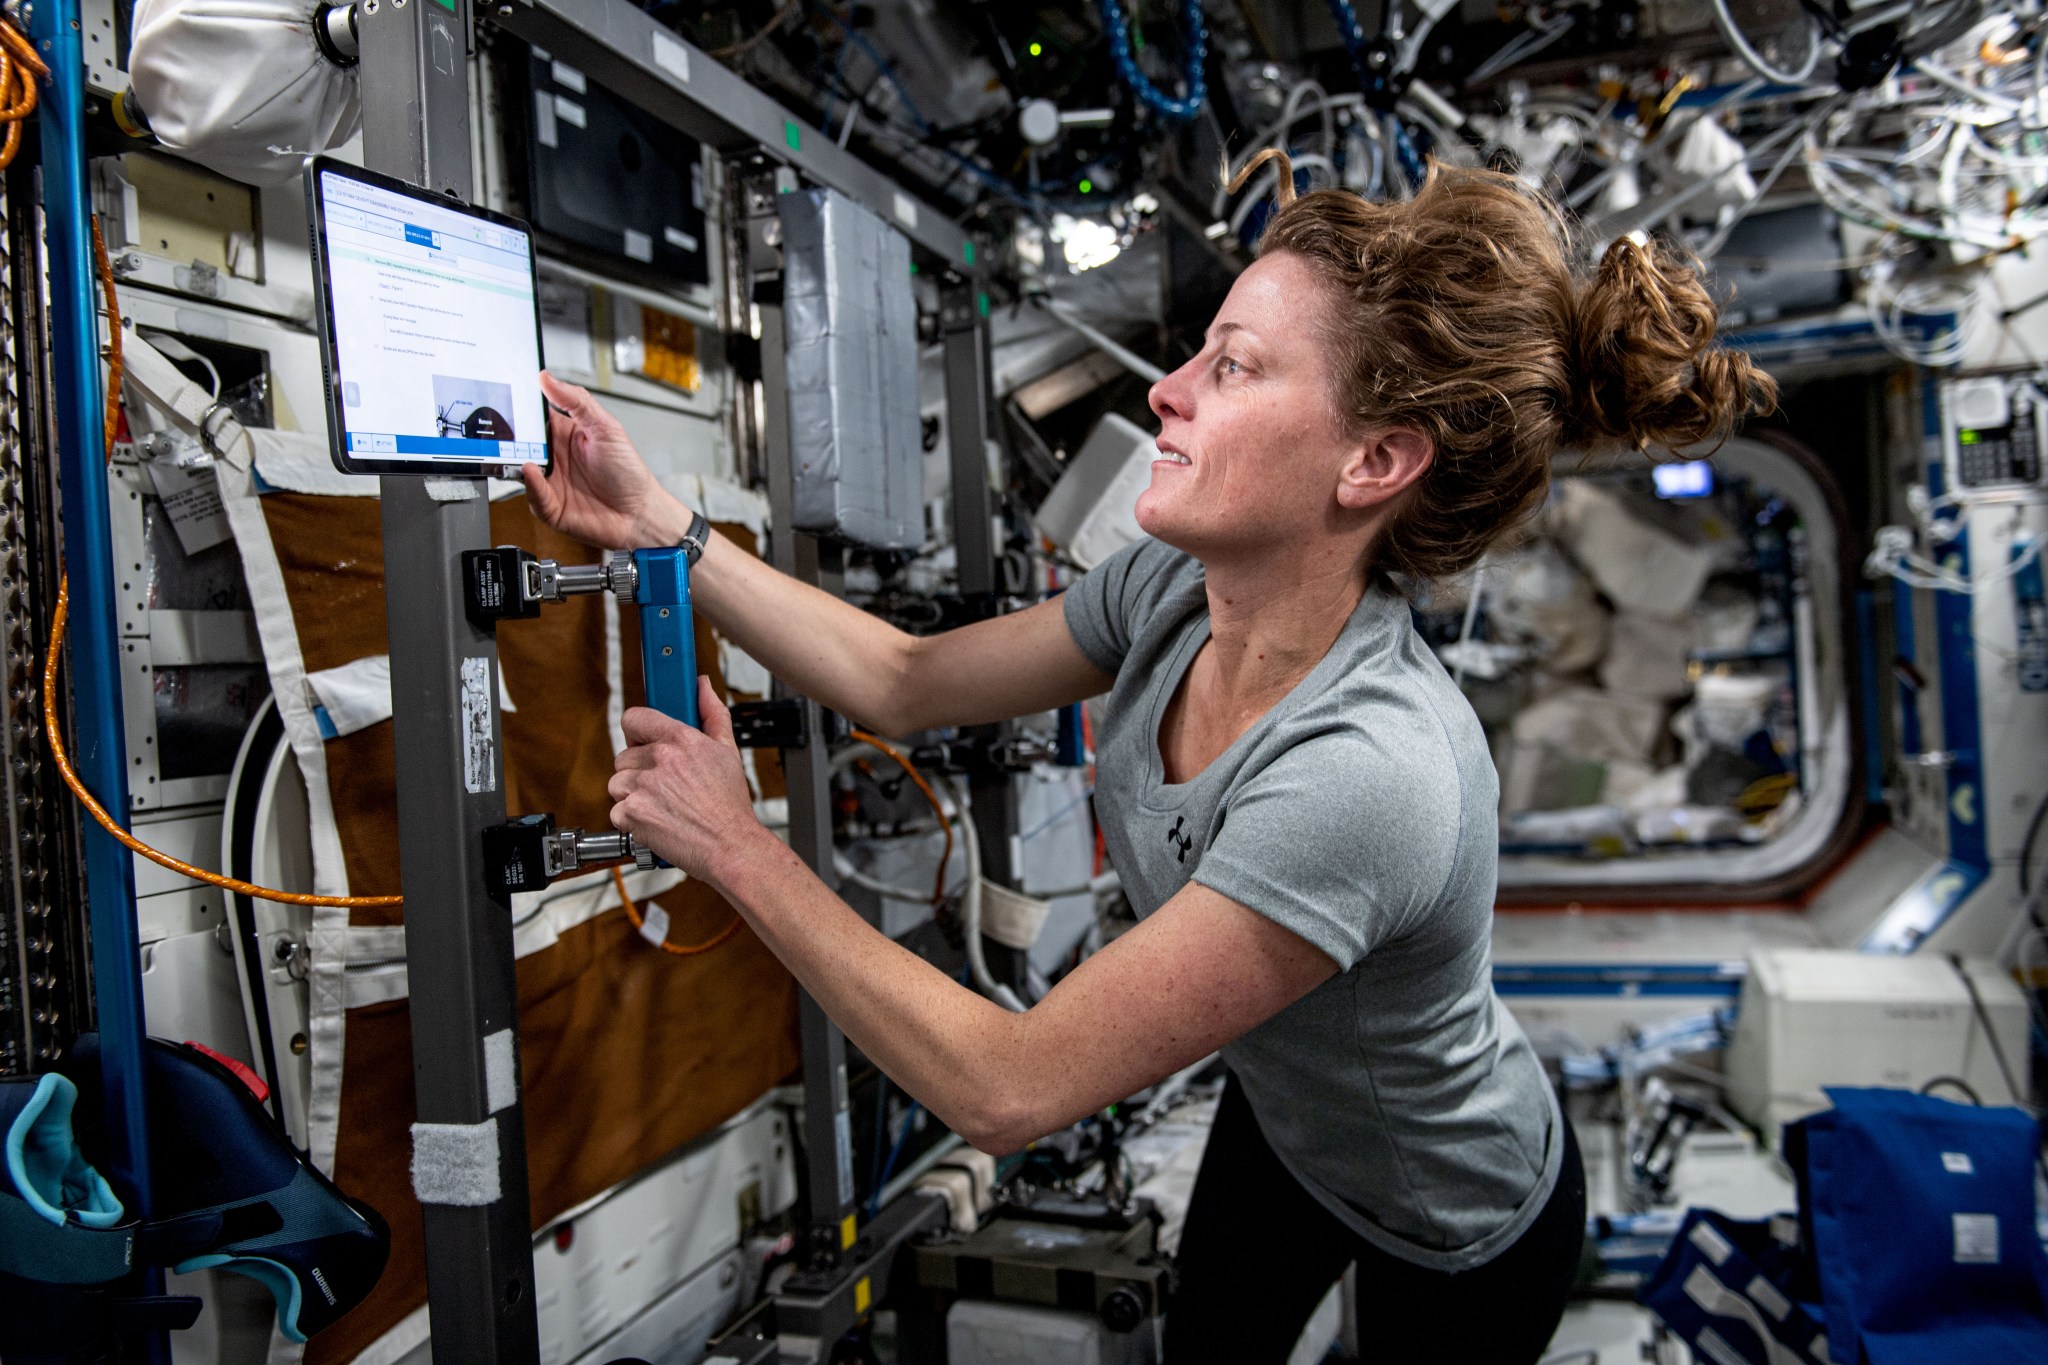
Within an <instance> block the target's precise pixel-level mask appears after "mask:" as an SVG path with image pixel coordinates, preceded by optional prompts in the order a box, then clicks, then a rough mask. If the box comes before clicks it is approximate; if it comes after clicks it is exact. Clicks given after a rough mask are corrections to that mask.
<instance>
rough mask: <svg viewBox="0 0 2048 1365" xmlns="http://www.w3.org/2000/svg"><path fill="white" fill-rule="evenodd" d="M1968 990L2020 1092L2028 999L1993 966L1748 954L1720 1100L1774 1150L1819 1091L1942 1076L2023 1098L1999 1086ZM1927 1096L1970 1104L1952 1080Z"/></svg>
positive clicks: (1909, 1086)
mask: <svg viewBox="0 0 2048 1365" xmlns="http://www.w3.org/2000/svg"><path fill="white" fill-rule="evenodd" d="M1966 978H1967V981H1966ZM1971 986H1975V988H1976V992H1977V999H1978V1000H1979V1001H1980V1002H1982V1005H1983V1016H1984V1018H1988V1019H1989V1020H1990V1024H1991V1028H1992V1029H1993V1030H1995V1032H1996V1037H1997V1046H1998V1047H1999V1048H2002V1049H2003V1050H2004V1053H2005V1061H2006V1065H2007V1066H2009V1067H2011V1068H2012V1073H2013V1076H2014V1078H2015V1079H2016V1080H2017V1081H2018V1082H2019V1084H2020V1086H2021V1087H2022V1088H2024V1087H2025V1086H2026V1083H2027V1081H2026V1077H2027V1003H2026V998H2025V997H2024V996H2022V995H2021V994H2020V989H2019V987H2018V986H2017V985H2015V984H2014V983H2013V980H2012V978H2011V977H2010V976H2009V975H2007V974H2006V973H2005V971H2004V970H2003V969H2001V968H2000V967H1999V966H1998V964H1996V963H1995V962H1992V961H1990V960H1989V959H1986V958H1964V959H1962V960H1961V962H1960V963H1957V962H1956V961H1954V960H1952V959H1950V958H1948V957H1946V956H1936V955H1932V954H1930V955H1928V956H1926V957H1891V956H1882V955H1877V954H1871V953H1857V952H1848V951H1842V950H1836V949H1826V948H1771V949H1765V950H1762V951H1759V952H1755V953H1752V954H1751V955H1750V959H1749V975H1748V977H1747V979H1745V980H1744V982H1743V985H1742V1006H1741V1011H1740V1013H1739V1014H1738V1016H1737V1018H1736V1022H1735V1037H1734V1039H1733V1040H1732V1041H1731V1042H1730V1043H1729V1046H1728V1059H1727V1074H1728V1103H1729V1105H1730V1106H1731V1107H1732V1108H1733V1109H1734V1110H1735V1112H1736V1113H1737V1114H1740V1115H1741V1116H1742V1117H1743V1118H1745V1119H1747V1120H1749V1121H1750V1122H1751V1123H1754V1124H1756V1125H1757V1126H1758V1127H1759V1128H1761V1129H1763V1130H1764V1132H1765V1134H1766V1135H1767V1137H1768V1138H1769V1140H1770V1141H1771V1143H1772V1145H1773V1146H1775V1145H1777V1144H1778V1143H1779V1142H1780V1141H1781V1130H1782V1128H1783V1125H1785V1124H1787V1123H1790V1122H1791V1121H1792V1120H1794V1119H1798V1118H1804V1117H1805V1116H1806V1115H1808V1114H1811V1113H1814V1112H1816V1111H1818V1110H1821V1109H1826V1108H1828V1107H1829V1106H1828V1100H1827V1097H1826V1096H1825V1095H1823V1094H1822V1093H1821V1088H1822V1087H1823V1086H1830V1085H1845V1086H1896V1087H1900V1088H1902V1089H1906V1090H1919V1089H1921V1088H1922V1087H1924V1086H1926V1085H1927V1084H1928V1082H1930V1081H1933V1080H1936V1079H1937V1078H1942V1077H1947V1078H1953V1079H1956V1080H1960V1081H1962V1082H1963V1083H1964V1084H1965V1085H1967V1086H1969V1088H1970V1089H1971V1090H1972V1091H1974V1092H1975V1093H1976V1095H1977V1097H1978V1098H1979V1099H1981V1100H1982V1101H1983V1102H1984V1103H1985V1104H1990V1105H2004V1104H2013V1103H2019V1102H2024V1100H2025V1098H2026V1097H2025V1095H2024V1094H2022V1095H2018V1096H2015V1095H2014V1094H2013V1093H2012V1089H2011V1087H2010V1086H2008V1085H2007V1084H2006V1080H2005V1075H2004V1072H2003V1071H2002V1070H2001V1068H2000V1066H1999V1062H1998V1054H1997V1052H1996V1051H1995V1050H1994V1048H1993V1046H1992V1041H1991V1037H1990V1036H1989V1035H1987V1033H1986V1031H1985V1027H1984V1019H1983V1018H1980V1017H1979V1014H1978V1010H1977V1008H1976V1007H1975V1006H1974V1005H1973V1004H1972V1003H1971V1000H1970V988H1971ZM1932 1093H1934V1094H1938V1095H1940V1096H1942V1097H1943V1098H1945V1099H1955V1100H1963V1101H1964V1102H1967V1099H1966V1097H1965V1096H1964V1095H1963V1094H1962V1093H1961V1092H1960V1091H1959V1090H1958V1089H1957V1088H1956V1087H1955V1086H1953V1085H1946V1086H1937V1087H1935V1088H1934V1090H1933V1091H1932Z"/></svg>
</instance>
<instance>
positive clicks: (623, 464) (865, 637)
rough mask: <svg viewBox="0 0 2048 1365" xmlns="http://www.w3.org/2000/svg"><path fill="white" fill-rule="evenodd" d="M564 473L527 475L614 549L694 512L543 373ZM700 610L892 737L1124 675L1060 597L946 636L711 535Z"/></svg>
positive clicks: (677, 534) (566, 520)
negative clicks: (1082, 641) (1113, 669)
mask: <svg viewBox="0 0 2048 1365" xmlns="http://www.w3.org/2000/svg"><path fill="white" fill-rule="evenodd" d="M542 384H543V386H544V387H545V388H546V390H547V394H548V399H549V402H550V403H551V404H553V406H554V408H555V411H554V412H553V413H551V414H550V416H549V428H550V432H551V435H552V440H553V446H554V451H555V466H554V468H553V469H552V470H551V471H550V472H549V473H548V474H546V475H542V474H541V473H539V471H537V470H534V469H532V468H529V469H528V470H527V474H526V488H527V496H528V497H529V498H530V499H531V500H532V503H533V509H534V511H535V512H536V513H537V514H539V516H540V518H541V519H542V520H543V521H546V522H547V523H548V524H550V525H552V526H555V527H558V528H560V529H561V530H563V531H566V532H568V533H569V534H570V535H573V536H577V537H579V538H580V539H583V540H587V541H590V542H591V543H593V544H597V545H604V546H608V547H610V548H612V549H622V550H623V549H633V548H637V547H639V546H644V545H674V544H675V543H676V542H678V541H679V540H681V539H682V537H683V534H684V532H686V531H687V530H689V527H690V521H691V513H690V510H689V509H688V508H687V507H685V506H683V504H682V503H681V502H679V501H678V500H677V499H676V498H675V496H674V495H673V494H671V493H670V492H669V491H668V490H667V489H665V488H663V487H662V486H661V485H660V484H659V483H658V482H657V481H656V480H655V478H654V475H653V474H652V473H651V472H649V470H648V468H647V465H646V462H645V461H644V460H642V459H641V457H640V453H639V452H638V451H637V450H635V449H634V448H633V443H632V442H631V441H630V440H628V439H627V437H626V433H625V430H624V429H623V428H622V427H620V425H619V423H618V420H617V419H616V418H614V417H613V416H612V415H611V414H610V413H607V412H606V411H605V410H604V409H603V407H602V406H600V405H599V403H598V401H597V400H596V399H595V398H594V397H592V396H591V395H590V393H589V392H588V391H586V390H584V389H580V388H577V387H576V386H575V385H573V384H564V383H562V382H561V381H560V380H557V379H555V378H554V376H552V375H545V374H544V375H543V377H542ZM690 594H691V597H692V599H693V600H694V602H695V604H696V606H697V608H698V609H699V610H701V611H702V612H703V613H704V614H705V616H706V617H707V618H708V619H709V620H710V621H711V622H712V623H713V624H714V625H716V626H717V627H718V629H719V630H720V631H721V632H723V633H724V635H725V636H726V638H728V639H730V640H731V641H732V642H733V643H734V644H736V645H738V646H739V647H740V648H741V649H744V650H745V651H746V652H747V653H749V654H751V655H752V656H754V658H756V659H758V660H760V661H761V664H762V665H763V666H764V667H766V668H767V669H768V671H769V672H770V673H773V674H774V675H775V676H776V677H778V678H780V679H782V680H783V681H784V682H786V683H788V684H789V685H790V686H791V687H793V688H794V689H796V690H797V691H798V692H801V693H803V694H804V695H806V696H809V697H815V698H816V699H817V700H818V701H820V702H822V703H824V704H825V705H826V706H829V707H831V708H832V709H833V710H835V711H838V712H840V713H842V714H844V715H846V716H849V717H851V718H852V719H854V720H856V721H858V722H860V723H861V724H863V725H866V726H868V727H870V728H872V729H875V730H878V731H880V732H881V733H882V734H886V735H904V734H911V733H913V732H915V731H918V730H923V729H928V728H931V727H933V726H938V725H972V724H978V723H982V722H986V721H995V720H1007V719H1009V718H1010V717H1013V716H1022V715H1029V714H1031V713H1032V712H1035V711H1048V710H1051V709H1052V708H1054V707H1056V706H1063V705H1065V704H1067V703H1068V702H1073V701H1079V700H1081V699H1082V698H1083V697H1092V696H1095V695H1097V694H1098V693H1101V692H1105V691H1107V690H1109V686H1110V684H1111V683H1112V682H1113V681H1114V679H1112V678H1111V677H1110V676H1109V675H1108V674H1106V673H1104V672H1102V671H1101V670H1100V669H1098V668H1096V667H1095V665H1093V664H1092V663H1090V662H1089V661H1088V657H1087V656H1086V655H1085V654H1083V653H1082V652H1081V650H1080V647H1079V646H1077V645H1076V644H1075V643H1074V641H1073V637H1072V636H1071V635H1069V634H1068V632H1067V628H1066V620H1065V616H1064V614H1063V612H1062V610H1061V608H1060V606H1059V604H1058V603H1045V604H1042V605H1040V606H1037V607H1033V608H1031V609H1030V610H1028V611H1022V612H1018V613H1016V614H1015V615H1012V616H1003V617H998V618H996V619H994V620H990V621H981V622H977V623H976V624H974V625H971V626H966V627H963V628H961V629H959V630H953V631H947V632H945V633H944V634H941V635H934V636H915V635H911V634H909V633H908V632H906V631H901V630H898V629H897V628H896V627H894V626H892V625H890V624H889V623H888V622H886V621H882V620H879V619H877V618H876V617H873V616H870V615H868V614H867V613H866V612H864V611H862V610H860V609H859V608H858V607H854V606H851V605H849V604H848V603H846V602H843V601H841V600H840V599H839V598H837V597H834V596H832V595H831V594H830V593H827V592H822V591H820V590H819V589H817V588H814V587H812V586H811V585H809V584H808V583H800V582H798V581H797V580H796V579H794V578H791V577H789V576H788V575H787V574H782V573H778V572H777V571H776V570H775V569H773V568H771V567H770V566H768V565H767V564H764V563H762V562H761V561H760V560H759V559H756V558H755V557H754V556H753V555H750V554H748V553H746V552H745V551H744V550H742V549H740V548H739V547H738V546H737V545H734V544H733V543H732V542H730V541H728V540H726V539H725V538H724V537H723V536H718V535H714V536H712V538H711V543H710V544H709V545H708V546H706V547H705V550H704V556H703V558H702V559H700V560H699V561H698V562H697V565H696V567H695V568H694V569H692V570H691V576H690Z"/></svg>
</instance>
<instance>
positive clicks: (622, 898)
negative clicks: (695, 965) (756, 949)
mask: <svg viewBox="0 0 2048 1365" xmlns="http://www.w3.org/2000/svg"><path fill="white" fill-rule="evenodd" d="M612 885H613V886H615V887H617V888H618V890H619V904H620V905H622V906H624V907H625V908H626V918H627V919H629V920H631V921H633V927H634V928H635V929H644V928H645V927H646V921H645V920H643V919H642V918H641V917H640V907H639V906H637V905H635V904H633V897H632V894H631V893H630V892H628V891H627V890H626V866H625V864H624V863H613V864H612ZM744 923H746V921H745V920H743V919H741V918H740V914H739V911H737V910H735V911H733V915H732V923H730V924H728V925H726V926H725V927H724V928H723V929H720V930H719V931H718V932H717V933H715V934H713V935H712V936H711V937H710V938H707V939H705V940H704V941H703V942H702V943H691V944H687V945H686V944H681V943H670V942H669V941H668V940H667V939H663V940H662V941H661V942H659V943H657V944H655V945H654V946H655V947H657V948H659V949H661V950H662V951H663V952H664V953H673V954H675V955H676V956H677V957H695V956H696V955H697V954H699V953H708V952H710V951H711V950H712V949H713V948H716V947H717V946H718V945H719V944H721V943H723V942H725V941H726V940H727V939H729V938H731V937H732V936H733V935H734V934H737V933H738V932H739V931H740V926H741V925H742V924H744Z"/></svg>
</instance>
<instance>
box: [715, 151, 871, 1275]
mask: <svg viewBox="0 0 2048 1365" xmlns="http://www.w3.org/2000/svg"><path fill="white" fill-rule="evenodd" d="M737 179H738V178H737V177H735V180H736V181H737ZM734 192H735V193H742V192H744V193H752V191H751V190H742V189H741V188H739V186H738V185H737V184H736V185H735V190H734ZM750 207H751V206H750ZM765 208H766V217H765V219H764V220H763V221H762V222H760V223H759V224H757V225H756V228H755V231H754V232H753V233H751V234H750V235H751V236H753V237H755V238H756V239H757V240H758V238H759V237H760V236H761V230H762V229H764V228H766V227H767V226H768V225H769V224H776V226H777V227H778V228H779V226H780V225H779V223H777V220H776V218H775V216H774V213H775V210H774V204H773V201H772V199H771V200H767V201H765ZM764 245H765V243H764ZM761 254H762V255H764V256H770V257H771V259H772V249H771V250H770V251H764V252H762V253H761ZM757 306H758V307H759V309H760V314H761V386H762V389H763V393H762V398H763V402H762V409H763V418H764V421H763V424H762V444H763V446H764V448H765V453H766V463H767V466H768V507H769V514H770V517H771V518H772V520H771V523H770V529H769V556H770V561H771V562H772V563H773V564H774V565H775V567H776V568H778V569H780V570H781V571H782V572H784V573H786V574H789V575H791V576H792V577H795V578H799V579H802V580H803V581H804V582H807V583H811V584H817V583H819V581H820V580H821V578H823V577H824V575H823V573H822V572H821V570H820V564H819V553H818V551H819V547H818V543H817V541H816V540H815V539H813V538H812V537H810V536H806V535H803V534H801V533H799V532H798V531H797V530H796V528H795V526H794V524H793V514H792V510H791V508H792V502H793V495H792V490H793V482H794V475H793V471H792V469H791V467H790V444H789V389H788V385H787V375H786V373H785V369H784V362H783V317H782V305H781V304H780V303H779V302H775V303H761V304H759V305H757ZM777 690H778V691H781V690H782V688H781V684H779V683H778V684H777ZM803 705H804V709H805V711H806V712H807V715H806V721H807V725H806V730H807V733H808V735H809V740H810V742H809V743H807V744H806V745H805V746H804V747H803V748H801V749H784V750H783V751H782V771H783V777H784V779H785V781H786V783H787V785H788V788H789V846H790V847H791V848H793V849H795V850H796V853H797V856H799V857H801V858H802V859H803V860H804V861H805V862H807V863H809V864H810V865H811V868H812V870H813V871H815V872H816V873H817V874H818V876H819V877H821V878H822V879H823V880H824V882H825V884H826V885H827V886H831V885H833V884H834V883H835V882H836V881H837V880H838V878H837V876H836V875H835V874H834V872H833V869H832V806H831V796H832V781H831V761H832V760H831V755H830V754H828V753H827V752H826V746H825V735H824V727H823V726H822V725H821V724H820V723H819V719H818V707H817V703H815V702H813V701H810V700H808V699H805V700H804V702H803ZM797 998H798V1015H799V1024H800V1028H801V1036H802V1041H803V1076H804V1163H805V1172H804V1173H805V1176H806V1180H805V1191H806V1196H807V1198H808V1200H809V1210H808V1215H807V1217H806V1219H805V1224H804V1254H805V1260H806V1262H807V1263H809V1264H810V1265H811V1266H813V1267H814V1268H819V1267H831V1266H835V1265H837V1264H838V1262H839V1257H840V1253H841V1252H842V1251H844V1250H845V1249H846V1248H847V1247H848V1246H849V1245H851V1244H852V1242H853V1235H852V1234H853V1231H854V1217H855V1215H854V1190H853V1113H852V1109H851V1107H850V1103H849V1100H848V1098H847V1089H846V1035H845V1034H843V1033H841V1032H840V1031H839V1026H838V1025H837V1024H835V1023H833V1022H832V1020H831V1019H830V1018H828V1017H827V1016H826V1014H825V1010H824V1008H823V1007H822V1006H821V1005H819V1004H818V1002H817V1001H816V1000H814V999H812V998H811V993H810V992H809V991H804V990H799V991H798V993H797Z"/></svg>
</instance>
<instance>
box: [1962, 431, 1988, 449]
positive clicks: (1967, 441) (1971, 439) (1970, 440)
mask: <svg viewBox="0 0 2048 1365" xmlns="http://www.w3.org/2000/svg"><path fill="white" fill-rule="evenodd" d="M1956 439H1957V440H1959V441H1961V442H1962V443H1963V444H1964V445H1966V446H1973V445H1975V444H1977V442H1978V441H1980V440H1982V439H1983V438H1982V437H1981V436H1979V435H1978V434H1977V433H1976V432H1974V431H1959V432H1957V433H1956Z"/></svg>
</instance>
